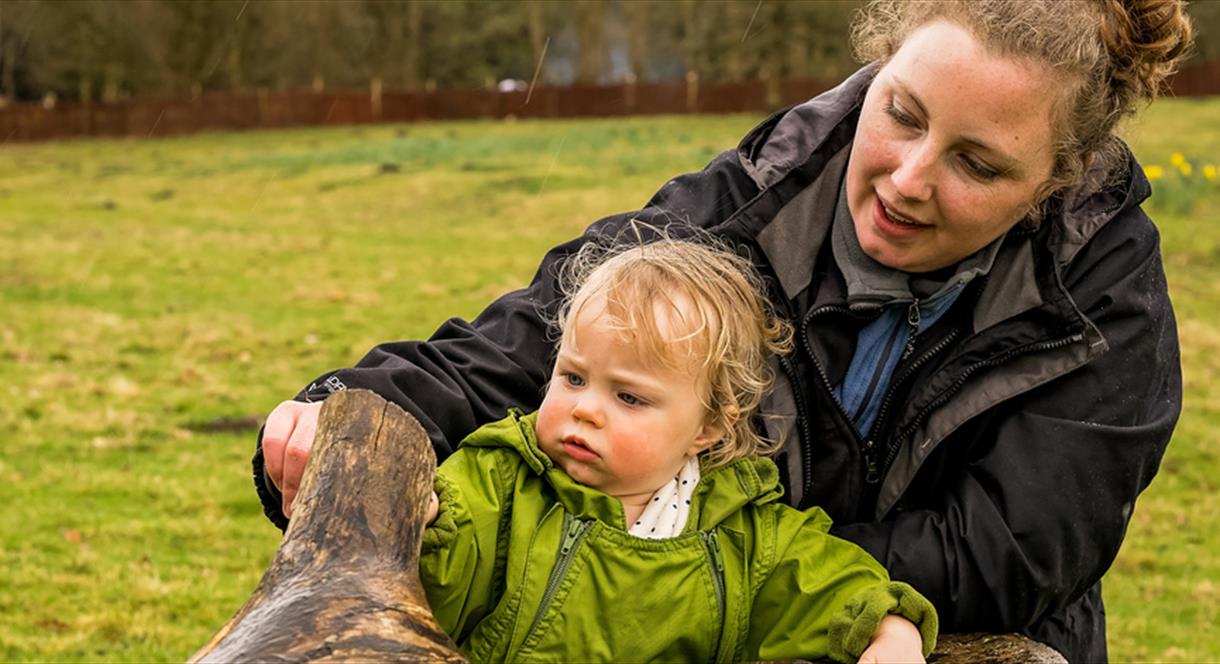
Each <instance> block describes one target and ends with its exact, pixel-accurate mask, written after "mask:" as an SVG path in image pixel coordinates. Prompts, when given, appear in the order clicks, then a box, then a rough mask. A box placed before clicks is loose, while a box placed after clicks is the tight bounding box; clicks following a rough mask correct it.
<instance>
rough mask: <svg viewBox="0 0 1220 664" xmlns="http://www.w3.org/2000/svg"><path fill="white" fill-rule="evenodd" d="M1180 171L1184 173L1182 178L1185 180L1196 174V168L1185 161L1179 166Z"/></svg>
mask: <svg viewBox="0 0 1220 664" xmlns="http://www.w3.org/2000/svg"><path fill="white" fill-rule="evenodd" d="M1178 170H1179V171H1181V172H1182V177H1184V178H1188V177H1190V174H1191V173H1193V172H1194V168H1193V167H1191V165H1190V162H1189V161H1184V162H1182V163H1181V164H1178Z"/></svg>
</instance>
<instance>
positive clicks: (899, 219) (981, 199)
mask: <svg viewBox="0 0 1220 664" xmlns="http://www.w3.org/2000/svg"><path fill="white" fill-rule="evenodd" d="M1055 81H1056V79H1055V78H1053V77H1052V76H1051V74H1050V71H1049V70H1047V69H1045V68H1043V67H1041V66H1039V65H1036V64H1031V63H1029V62H1026V61H1023V60H1014V59H1009V58H1003V57H1000V56H997V55H994V54H992V53H990V52H988V51H987V50H986V49H984V48H983V46H982V45H981V44H980V43H979V42H978V41H977V40H976V39H975V38H974V36H973V35H972V34H971V33H970V32H969V31H967V30H965V29H963V28H961V27H959V26H958V25H957V24H955V23H951V22H948V21H936V22H932V23H929V24H927V25H924V26H922V27H920V28H919V29H917V30H916V31H914V32H913V33H911V35H910V36H909V37H908V38H907V40H906V41H905V42H903V44H902V46H901V48H899V49H898V52H897V53H895V54H894V57H893V58H891V59H890V61H889V62H888V63H886V65H885V66H884V67H882V68H881V70H880V71H879V72H878V73H877V77H876V79H875V80H874V81H873V83H872V85H871V86H870V87H869V90H868V94H867V95H866V96H865V98H864V107H863V109H862V110H861V112H860V124H859V127H858V128H857V130H856V138H855V142H854V143H853V144H852V150H851V160H850V162H849V164H848V167H847V196H848V205H849V207H850V209H851V216H852V219H853V220H854V221H855V227H856V234H857V236H858V237H859V239H860V246H861V247H863V249H864V251H865V253H867V254H868V255H869V256H871V257H872V258H873V259H874V260H876V261H877V262H879V263H881V264H883V265H886V266H888V267H892V268H896V269H899V270H904V271H907V272H928V271H931V270H936V269H939V268H943V267H948V266H950V265H953V264H955V263H957V262H958V261H960V260H961V259H963V258H965V257H967V256H969V255H970V254H972V253H974V252H975V251H977V250H979V249H981V248H982V247H984V246H986V245H987V244H989V243H990V242H991V241H992V240H994V239H996V238H998V237H1000V236H1001V235H1003V234H1004V233H1005V232H1006V231H1007V230H1008V229H1009V228H1012V227H1013V225H1015V224H1016V223H1017V222H1018V221H1020V220H1021V218H1022V216H1024V214H1025V213H1026V212H1027V211H1028V210H1029V208H1030V205H1031V204H1032V203H1033V202H1034V197H1035V196H1036V195H1037V191H1038V188H1039V186H1040V185H1041V184H1042V183H1043V182H1045V181H1046V180H1047V179H1048V178H1049V177H1050V174H1051V168H1052V165H1053V154H1054V153H1053V148H1052V139H1053V133H1052V129H1051V110H1052V105H1053V103H1055V102H1056V101H1057V100H1058V97H1057V96H1056V84H1055Z"/></svg>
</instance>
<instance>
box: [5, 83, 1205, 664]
mask: <svg viewBox="0 0 1220 664" xmlns="http://www.w3.org/2000/svg"><path fill="white" fill-rule="evenodd" d="M1218 114H1220V102H1208V103H1200V102H1188V101H1173V102H1161V103H1160V104H1158V105H1157V106H1155V107H1153V108H1152V109H1151V110H1150V111H1149V112H1148V113H1147V115H1146V118H1147V119H1145V120H1144V121H1142V122H1141V123H1140V124H1138V125H1134V126H1133V127H1132V142H1133V144H1134V145H1135V146H1136V149H1137V151H1139V152H1140V153H1141V155H1142V156H1143V158H1144V159H1145V160H1146V161H1147V162H1149V163H1152V162H1156V163H1159V164H1163V165H1164V166H1165V168H1166V169H1167V170H1170V171H1171V174H1172V168H1171V166H1170V153H1171V152H1173V151H1174V150H1181V151H1183V152H1185V153H1186V154H1187V156H1188V157H1189V158H1191V159H1192V160H1195V161H1199V160H1206V159H1212V160H1217V161H1220V130H1217V129H1215V128H1214V125H1215V123H1214V122H1213V121H1211V119H1210V118H1214V117H1217V115H1218ZM757 119H758V118H756V117H751V116H728V117H704V118H687V117H669V118H634V119H614V120H605V121H570V122H559V121H556V122H516V123H512V122H509V123H503V122H498V123H497V122H471V123H443V124H426V125H409V126H381V127H369V128H344V129H324V130H323V129H318V130H313V129H310V130H299V131H277V132H265V133H245V134H239V133H227V134H210V135H202V136H196V137H188V138H177V139H165V140H145V141H130V140H129V141H81V142H72V143H63V144H36V145H15V144H4V145H0V391H3V392H2V395H3V401H2V402H0V404H2V405H0V505H2V506H3V507H2V508H0V570H2V571H0V575H2V576H0V660H108V661H119V660H122V661H130V660H182V659H184V658H185V657H186V656H187V655H189V654H190V653H191V652H193V651H194V650H195V649H196V648H197V647H198V646H200V645H202V644H203V643H204V642H205V641H206V639H207V638H208V637H209V636H210V635H211V634H212V632H213V631H214V630H215V629H216V628H218V627H219V626H220V625H222V624H223V623H224V621H225V620H227V619H228V617H229V616H230V615H231V614H232V613H233V611H235V610H236V609H237V608H238V607H239V606H240V605H241V603H242V602H243V601H244V600H245V598H246V597H247V596H248V595H249V593H250V592H251V591H252V590H253V588H254V586H255V584H256V583H257V581H258V578H259V576H260V575H261V573H262V571H263V569H264V568H265V566H266V564H267V563H268V561H269V560H270V557H271V555H272V553H273V552H274V550H275V547H276V544H277V541H278V531H276V530H275V529H274V528H273V527H272V526H271V525H270V524H269V523H267V522H266V521H265V520H264V518H263V517H262V515H261V512H260V509H259V506H258V502H257V499H256V498H255V495H254V491H253V489H252V487H251V484H250V479H249V465H248V462H249V455H250V453H251V451H252V450H251V448H252V446H253V433H254V432H253V429H252V428H251V425H250V424H249V420H251V419H252V418H254V417H257V416H261V415H263V414H265V413H266V412H268V411H269V410H270V409H271V408H272V407H273V406H274V405H275V404H276V403H277V402H278V401H279V400H281V399H284V398H287V397H289V396H291V395H292V394H294V393H295V392H296V390H297V389H298V388H299V387H300V386H301V385H302V384H304V383H306V382H308V381H309V380H310V379H311V378H313V377H314V376H316V375H317V374H318V373H321V372H322V371H324V370H326V369H329V368H332V367H335V366H340V365H347V364H351V363H352V362H354V361H355V360H356V359H357V358H358V357H359V356H360V355H361V354H363V352H364V351H365V350H367V349H368V348H369V347H371V346H372V345H374V344H375V343H377V342H379V341H385V340H389V339H394V338H412V337H420V336H424V335H427V334H428V333H429V332H430V331H431V330H432V329H433V328H435V327H436V325H437V324H438V323H440V322H441V321H442V320H444V319H445V318H446V317H448V316H452V315H458V316H472V315H474V314H475V313H477V311H478V310H479V308H480V307H481V305H483V304H485V303H486V302H487V301H489V300H490V299H491V298H493V297H495V296H496V295H498V294H500V293H503V292H505V291H507V290H509V289H512V288H514V287H517V286H519V285H521V284H523V283H525V282H526V281H527V280H528V278H529V277H530V275H531V274H532V272H533V270H534V268H535V267H536V265H537V260H538V259H539V258H540V257H541V255H542V253H543V252H544V251H545V250H546V249H547V248H548V247H550V246H551V245H552V244H554V243H556V242H558V241H560V240H563V239H566V238H569V237H571V236H572V235H574V234H575V233H578V232H579V231H580V230H581V229H583V228H584V226H585V225H587V224H588V223H589V222H590V221H591V220H593V219H595V218H596V217H598V216H601V215H603V214H608V213H611V212H616V211H621V210H623V209H627V208H631V207H637V206H638V205H639V204H641V203H642V202H643V201H644V200H646V199H647V197H648V196H649V195H650V194H651V193H652V191H653V190H655V189H656V188H657V187H658V186H659V185H661V184H663V183H664V182H665V180H666V178H668V177H670V176H672V175H674V174H676V173H678V172H682V171H686V170H691V169H696V168H699V167H701V166H702V165H703V164H704V163H705V162H707V161H708V160H709V159H710V158H711V157H712V156H713V155H714V154H716V153H717V152H718V151H719V150H721V149H723V148H726V147H729V146H732V145H733V144H735V142H736V140H737V139H738V137H739V136H740V135H741V134H742V133H743V132H745V131H746V130H748V129H749V128H750V127H751V126H752V125H753V124H754V122H755V121H756V120H757ZM1200 165H1201V163H1200ZM1162 182H1163V183H1166V184H1171V183H1170V182H1169V180H1164V181H1162ZM1185 191H1186V190H1185V189H1183V190H1181V191H1172V192H1171V193H1173V194H1174V195H1175V196H1177V199H1178V201H1179V203H1180V199H1181V197H1182V196H1185V195H1187V194H1188V193H1189V195H1191V196H1196V197H1197V198H1198V200H1197V205H1196V209H1195V210H1194V211H1193V212H1192V213H1190V214H1177V215H1172V214H1163V215H1159V216H1158V219H1159V221H1160V224H1161V227H1162V231H1163V234H1164V243H1165V250H1166V255H1167V258H1166V262H1167V264H1168V269H1169V272H1170V275H1169V277H1170V284H1171V288H1172V289H1173V292H1174V296H1175V302H1176V304H1177V307H1178V313H1179V325H1180V329H1181V332H1182V336H1183V342H1184V353H1185V361H1184V364H1185V369H1186V380H1187V390H1188V393H1187V410H1186V413H1185V415H1184V417H1183V420H1182V424H1181V425H1180V427H1179V429H1178V434H1177V436H1176V438H1175V440H1174V442H1173V444H1172V446H1171V447H1170V451H1169V455H1168V457H1167V458H1166V460H1165V463H1164V464H1163V466H1162V470H1161V473H1160V475H1159V477H1158V478H1157V480H1156V482H1155V483H1154V484H1153V486H1152V488H1151V489H1150V490H1149V492H1148V493H1147V494H1146V495H1145V497H1144V498H1143V499H1142V500H1141V501H1140V504H1139V506H1138V509H1137V511H1136V515H1135V519H1134V521H1133V523H1132V526H1131V529H1130V532H1129V535H1128V539H1127V545H1126V547H1125V549H1124V551H1123V553H1122V555H1121V557H1120V558H1119V560H1118V562H1117V563H1116V564H1115V567H1114V570H1113V571H1112V572H1111V573H1110V574H1109V576H1108V577H1107V579H1106V582H1107V585H1106V594H1107V601H1108V602H1109V616H1110V623H1109V624H1110V634H1111V649H1112V652H1113V654H1114V657H1115V659H1119V660H1149V659H1155V660H1178V661H1199V660H1218V661H1220V635H1218V634H1216V630H1215V629H1214V626H1215V625H1216V624H1217V623H1220V615H1218V610H1217V606H1220V555H1218V554H1217V553H1216V551H1217V549H1220V535H1218V534H1217V533H1220V518H1218V517H1217V516H1216V512H1215V510H1213V509H1210V505H1211V501H1212V500H1213V498H1214V495H1215V492H1216V491H1215V490H1216V483H1217V480H1216V479H1215V478H1216V477H1217V476H1220V472H1218V471H1220V460H1218V459H1217V452H1216V448H1215V446H1213V445H1209V444H1207V441H1208V440H1209V439H1210V438H1209V436H1208V435H1207V433H1208V430H1209V429H1211V428H1214V427H1217V426H1220V225H1217V222H1215V221H1214V220H1213V218H1214V217H1216V216H1217V212H1220V195H1217V194H1216V193H1215V192H1213V193H1212V194H1210V195H1206V194H1202V193H1199V192H1193V193H1192V192H1187V193H1183V192H1185ZM1175 209H1184V207H1183V206H1181V205H1178V206H1177V207H1176V208H1175Z"/></svg>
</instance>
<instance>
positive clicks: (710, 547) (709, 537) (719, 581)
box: [699, 530, 728, 662]
mask: <svg viewBox="0 0 1220 664" xmlns="http://www.w3.org/2000/svg"><path fill="white" fill-rule="evenodd" d="M699 537H700V538H702V539H703V545H704V546H705V547H707V555H708V558H709V561H710V562H711V564H712V587H713V589H714V590H715V592H716V600H717V601H718V602H719V603H720V631H719V632H717V634H716V647H715V648H714V649H713V650H712V661H713V662H715V661H717V660H718V659H719V655H720V646H721V645H722V644H723V643H724V629H725V625H726V624H727V622H728V615H727V614H728V609H727V605H726V603H725V587H724V558H723V556H722V555H721V553H720V538H719V537H717V536H716V531H715V530H711V531H709V532H706V533H704V532H700V533H699Z"/></svg>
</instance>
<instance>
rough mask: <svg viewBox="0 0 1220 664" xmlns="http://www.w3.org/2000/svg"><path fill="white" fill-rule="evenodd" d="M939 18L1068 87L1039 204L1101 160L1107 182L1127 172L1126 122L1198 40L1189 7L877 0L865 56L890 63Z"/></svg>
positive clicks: (860, 25) (862, 33)
mask: <svg viewBox="0 0 1220 664" xmlns="http://www.w3.org/2000/svg"><path fill="white" fill-rule="evenodd" d="M938 19H945V20H949V21H952V22H954V23H956V24H958V25H960V26H962V27H963V28H966V29H967V30H969V31H971V32H972V33H973V34H974V36H975V37H976V38H977V39H978V40H979V41H980V42H982V43H983V45H984V46H986V47H987V48H988V49H990V50H991V51H992V52H994V53H997V54H999V55H1001V56H1006V57H1014V58H1020V59H1025V60H1028V61H1030V62H1032V63H1036V64H1041V65H1042V66H1045V67H1047V68H1048V69H1049V70H1050V71H1051V72H1053V73H1054V74H1055V75H1057V76H1058V77H1059V78H1060V79H1061V80H1062V83H1063V90H1064V96H1063V99H1062V101H1061V103H1060V104H1057V106H1056V112H1055V117H1054V119H1053V122H1054V129H1055V137H1056V144H1055V162H1054V169H1053V170H1052V172H1051V178H1050V179H1049V180H1048V181H1047V182H1046V183H1045V184H1044V185H1043V187H1042V189H1041V190H1040V191H1039V192H1038V196H1037V200H1036V201H1034V202H1035V204H1037V203H1040V202H1041V201H1043V200H1045V199H1046V198H1048V197H1050V196H1051V195H1052V194H1054V193H1056V192H1058V191H1060V190H1062V189H1065V188H1067V187H1070V186H1072V185H1074V184H1076V183H1078V182H1080V181H1081V180H1082V179H1083V178H1084V177H1085V173H1086V170H1087V169H1089V167H1090V166H1092V165H1093V164H1095V163H1096V164H1097V165H1098V166H1099V167H1100V172H1103V173H1105V174H1106V175H1109V176H1117V175H1121V173H1122V171H1121V169H1122V168H1123V167H1124V166H1125V160H1123V159H1122V155H1123V154H1124V150H1123V148H1122V145H1121V143H1120V141H1119V140H1118V139H1117V138H1116V137H1115V135H1114V131H1115V129H1116V127H1117V126H1118V123H1119V121H1120V120H1122V119H1123V118H1124V117H1127V116H1129V115H1133V114H1134V113H1135V111H1136V110H1137V107H1138V106H1139V105H1140V104H1141V103H1142V102H1148V101H1151V100H1152V99H1154V98H1155V97H1156V96H1157V95H1158V93H1159V92H1160V91H1161V88H1162V87H1163V85H1164V82H1165V79H1166V78H1167V77H1168V76H1169V75H1170V74H1172V73H1173V72H1174V71H1176V70H1177V67H1178V65H1179V64H1180V63H1181V61H1182V60H1184V59H1185V58H1186V57H1187V55H1188V54H1189V51H1190V46H1191V43H1192V35H1193V29H1192V27H1191V23H1190V19H1189V18H1188V17H1187V16H1186V14H1185V11H1184V9H1183V3H1182V2H1181V0H1071V1H1065V0H923V1H920V2H909V1H908V0H874V1H873V2H870V3H869V4H868V5H867V6H866V7H865V8H864V9H863V10H862V11H861V12H860V13H859V14H858V15H857V17H856V20H855V23H854V25H853V28H852V46H853V48H854V50H855V53H856V57H857V58H858V59H860V60H862V61H864V62H878V63H884V62H886V61H887V60H889V58H890V57H891V56H893V55H894V53H895V52H896V51H897V50H898V48H899V47H901V46H902V43H903V41H905V40H906V38H907V37H908V36H909V35H910V34H911V33H912V32H914V31H915V30H916V29H918V28H919V27H920V26H923V25H925V24H927V23H929V22H932V21H935V20H938Z"/></svg>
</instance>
